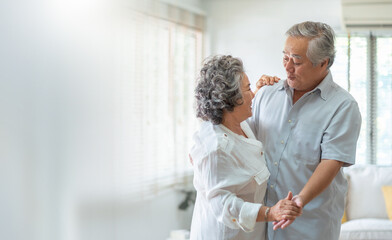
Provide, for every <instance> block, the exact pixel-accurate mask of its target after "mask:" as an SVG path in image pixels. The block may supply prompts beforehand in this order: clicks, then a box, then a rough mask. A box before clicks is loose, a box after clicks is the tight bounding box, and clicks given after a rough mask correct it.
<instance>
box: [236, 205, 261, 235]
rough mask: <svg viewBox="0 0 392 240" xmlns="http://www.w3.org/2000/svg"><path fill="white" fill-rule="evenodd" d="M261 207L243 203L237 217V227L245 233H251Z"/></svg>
mask: <svg viewBox="0 0 392 240" xmlns="http://www.w3.org/2000/svg"><path fill="white" fill-rule="evenodd" d="M261 206H262V205H261V204H259V203H249V202H244V205H243V206H242V208H241V212H240V215H239V225H240V227H241V229H242V230H244V231H245V232H252V231H253V230H254V227H255V224H256V219H257V215H258V214H259V210H260V208H261Z"/></svg>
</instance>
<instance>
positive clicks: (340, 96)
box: [331, 82, 358, 104]
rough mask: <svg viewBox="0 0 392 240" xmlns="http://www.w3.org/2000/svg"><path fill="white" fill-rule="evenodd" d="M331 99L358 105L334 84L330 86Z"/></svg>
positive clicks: (350, 96)
mask: <svg viewBox="0 0 392 240" xmlns="http://www.w3.org/2000/svg"><path fill="white" fill-rule="evenodd" d="M331 89H332V91H331V93H332V94H331V98H332V99H334V100H335V101H340V102H342V103H346V104H358V103H357V101H356V100H355V98H354V97H353V95H351V93H350V92H348V91H347V90H346V89H344V88H343V87H341V86H340V85H338V84H337V83H335V82H332V84H331Z"/></svg>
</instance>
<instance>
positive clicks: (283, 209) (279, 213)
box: [270, 192, 302, 221]
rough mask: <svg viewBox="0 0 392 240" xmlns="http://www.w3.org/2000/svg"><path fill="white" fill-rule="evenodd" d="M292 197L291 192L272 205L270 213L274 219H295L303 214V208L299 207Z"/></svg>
mask: <svg viewBox="0 0 392 240" xmlns="http://www.w3.org/2000/svg"><path fill="white" fill-rule="evenodd" d="M292 197H293V194H292V193H291V192H289V193H288V194H287V197H286V198H285V199H282V200H280V201H279V202H277V203H276V204H275V205H274V206H273V207H271V212H270V214H271V218H272V220H276V221H282V220H286V219H289V220H292V221H294V220H295V218H296V217H298V216H300V215H301V214H302V208H299V207H298V206H297V205H296V203H295V202H294V201H292ZM271 218H270V219H271Z"/></svg>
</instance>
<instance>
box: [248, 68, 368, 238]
mask: <svg viewBox="0 0 392 240" xmlns="http://www.w3.org/2000/svg"><path fill="white" fill-rule="evenodd" d="M248 122H249V125H250V126H251V128H252V130H253V132H254V133H255V136H256V138H257V139H258V140H260V141H261V142H262V143H263V145H264V146H265V154H266V155H265V156H266V162H267V166H268V169H269V171H270V173H271V175H270V179H269V182H268V190H267V194H266V205H267V206H273V205H275V204H276V203H277V202H278V201H279V200H280V199H283V198H285V197H286V196H287V193H288V192H289V191H292V192H293V194H294V195H295V194H298V193H299V192H300V191H301V190H302V188H303V187H304V186H305V184H306V183H307V182H308V180H309V178H310V177H311V176H312V174H313V172H314V170H315V169H316V167H317V166H318V164H319V163H320V161H321V159H333V160H338V161H341V162H344V166H350V165H352V164H354V163H355V151H356V145H357V140H358V136H359V131H360V126H361V115H360V112H359V109H358V104H357V102H356V101H355V100H354V98H353V97H352V96H351V95H350V94H349V93H348V92H347V91H345V90H344V89H342V88H341V87H340V86H338V85H337V84H336V83H334V82H333V80H332V75H331V73H328V75H327V76H326V77H325V78H324V80H323V81H322V82H321V83H320V84H319V85H318V86H317V87H316V88H315V89H314V90H312V91H310V92H308V93H306V94H305V95H303V96H302V97H301V98H300V99H299V100H298V101H297V102H296V103H295V104H293V89H292V88H290V87H289V86H288V84H287V82H286V81H280V82H279V83H277V84H275V85H273V86H268V87H263V88H262V89H261V90H260V91H259V92H258V93H257V95H256V97H255V98H254V102H253V116H252V117H251V118H249V120H248ZM346 191H347V181H346V180H345V178H344V177H343V171H342V170H340V172H339V173H338V174H337V176H336V177H335V178H334V180H333V181H332V183H331V184H330V185H329V186H328V188H327V189H326V190H324V191H323V192H322V193H321V194H320V195H319V196H317V197H316V198H314V199H313V200H312V201H311V202H309V203H308V204H307V205H306V206H305V207H304V209H303V214H302V216H300V217H298V218H297V219H296V220H295V221H294V223H293V224H291V225H290V226H289V227H287V228H285V229H279V230H277V231H273V230H272V223H269V224H268V231H267V232H268V239H270V240H272V239H279V240H280V239H282V240H286V239H301V240H303V239H326V240H330V239H338V238H339V233H340V225H341V218H342V216H343V211H344V197H345V194H346Z"/></svg>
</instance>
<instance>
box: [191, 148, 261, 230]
mask: <svg viewBox="0 0 392 240" xmlns="http://www.w3.org/2000/svg"><path fill="white" fill-rule="evenodd" d="M234 168H235V160H234V158H233V157H232V156H230V155H229V154H227V153H226V152H224V151H222V150H220V149H218V150H217V151H214V152H213V153H210V154H209V155H208V156H206V157H205V158H204V159H203V161H200V163H199V164H198V167H197V169H196V170H197V171H199V176H201V182H202V184H203V185H204V187H205V192H206V200H207V203H208V206H209V208H210V210H211V212H212V213H213V214H214V216H215V217H216V219H217V220H218V221H219V222H221V223H223V224H225V225H226V226H227V227H229V228H232V229H242V230H243V231H245V232H251V231H253V230H254V226H255V224H256V219H257V215H258V212H259V209H260V207H261V206H262V205H261V204H259V203H250V202H245V201H244V200H243V199H241V198H239V197H237V196H236V194H235V193H234V192H233V189H234V186H235V185H238V180H239V179H238V176H237V175H236V174H233V172H235V171H233V169H234ZM238 171H241V169H238ZM238 175H240V174H238Z"/></svg>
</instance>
